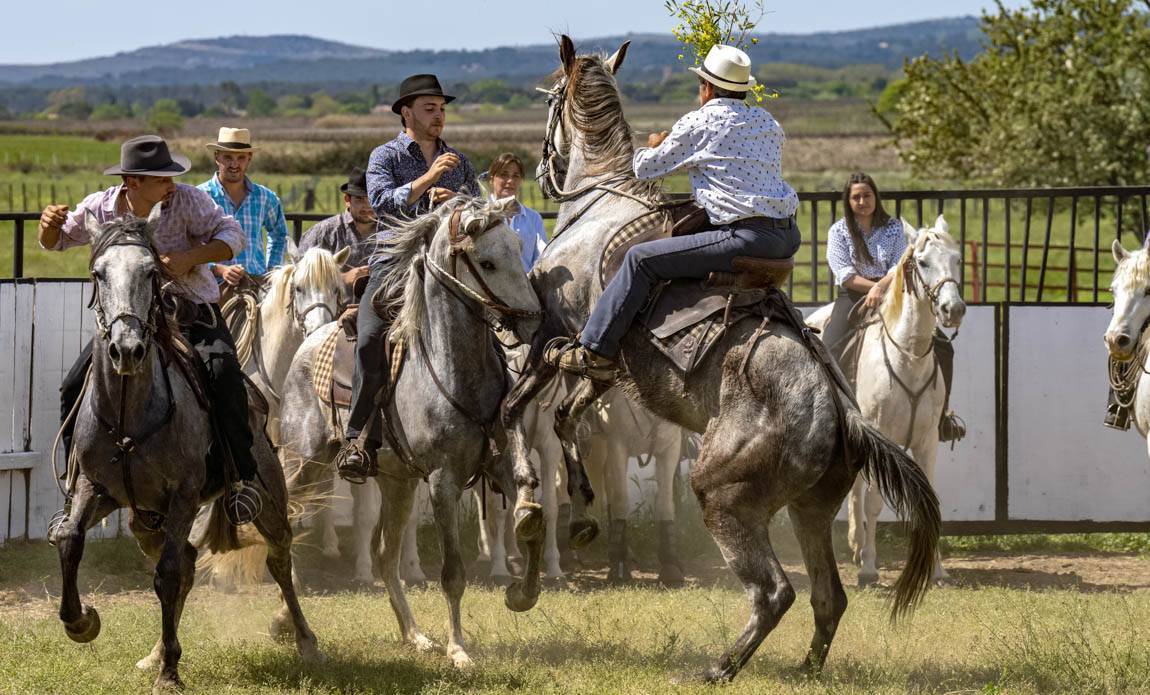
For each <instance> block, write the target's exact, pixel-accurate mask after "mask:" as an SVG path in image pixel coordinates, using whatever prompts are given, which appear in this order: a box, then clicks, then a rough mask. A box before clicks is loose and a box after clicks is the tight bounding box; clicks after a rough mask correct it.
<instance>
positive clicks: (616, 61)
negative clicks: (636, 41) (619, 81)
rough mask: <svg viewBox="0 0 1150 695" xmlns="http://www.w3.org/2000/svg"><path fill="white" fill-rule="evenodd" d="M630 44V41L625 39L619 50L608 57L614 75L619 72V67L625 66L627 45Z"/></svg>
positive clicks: (608, 63) (608, 65) (608, 64)
mask: <svg viewBox="0 0 1150 695" xmlns="http://www.w3.org/2000/svg"><path fill="white" fill-rule="evenodd" d="M630 45H631V42H630V41H624V42H623V45H622V46H620V47H619V50H617V51H615V53H614V54H613V55H612V56H611V57H610V58H608V59H607V67H608V68H610V70H611V74H612V75H617V74H619V68H621V67H623V59H624V58H626V57H627V47H628V46H630Z"/></svg>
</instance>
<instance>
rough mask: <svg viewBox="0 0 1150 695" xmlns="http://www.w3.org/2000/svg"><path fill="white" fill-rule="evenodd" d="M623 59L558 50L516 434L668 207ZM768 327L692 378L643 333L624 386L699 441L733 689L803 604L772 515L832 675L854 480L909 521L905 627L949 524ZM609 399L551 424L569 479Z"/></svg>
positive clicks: (902, 583)
mask: <svg viewBox="0 0 1150 695" xmlns="http://www.w3.org/2000/svg"><path fill="white" fill-rule="evenodd" d="M626 47H627V46H626V44H624V45H623V47H622V48H620V50H619V51H618V52H616V53H615V54H614V55H613V56H611V57H610V58H607V59H604V58H601V57H597V56H576V54H575V47H574V44H573V43H572V42H571V39H569V38H567V37H566V36H563V37H562V38H561V41H560V48H559V58H560V61H561V69H560V70H559V71H558V73H557V80H556V82H555V85H554V87H553V88H552V89H551V90H550V98H549V102H550V113H549V116H548V128H547V139H546V142H545V143H544V156H543V161H542V162H541V165H540V171H539V175H540V178H541V179H542V184H543V189H544V191H545V192H546V193H548V194H549V195H551V196H552V197H554V198H557V199H559V200H561V201H563V204H562V206H561V207H560V209H559V217H558V220H557V221H556V230H557V231H558V232H559V234H558V236H556V237H554V238H552V240H551V243H550V244H549V245H548V246H547V249H546V250H545V251H544V253H543V257H542V259H541V260H540V261H539V264H538V265H537V266H536V267H535V269H534V270H533V272H532V276H531V277H532V282H533V284H534V285H535V289H536V292H537V293H538V294H539V296H540V298H541V299H542V301H543V304H544V309H545V319H544V324H543V326H542V328H541V329H540V331H539V333H538V334H537V335H536V337H535V340H534V341H533V346H532V351H531V356H530V358H529V360H528V366H527V370H526V372H525V373H524V375H523V376H522V377H521V378H520V380H519V381H518V382H517V383H516V386H515V389H514V390H513V392H512V394H511V396H510V397H509V400H508V404H507V406H506V407H507V417H508V419H509V421H510V422H515V421H517V419H518V417H519V413H520V410H521V408H522V407H523V405H524V404H525V403H527V402H528V401H529V400H530V399H531V398H532V397H533V395H534V394H535V393H536V392H537V391H538V390H539V389H541V388H543V387H544V386H545V385H546V384H547V383H548V382H549V381H550V380H551V378H552V377H553V375H554V373H555V368H554V367H552V366H549V365H546V364H544V363H543V360H542V353H543V346H544V345H545V344H546V343H547V342H548V341H549V340H551V339H553V338H555V337H557V336H573V335H575V334H576V333H577V332H578V331H579V330H580V329H581V328H582V327H583V323H584V322H585V321H586V319H587V316H588V314H589V313H590V311H591V308H592V306H593V304H594V302H595V300H596V299H597V298H598V297H599V295H600V294H601V293H602V290H603V287H602V284H601V283H600V280H599V264H600V258H601V257H602V255H603V251H604V248H605V247H606V245H607V244H608V242H609V240H610V239H611V238H612V236H613V233H614V232H615V230H618V229H620V228H622V227H623V226H624V225H625V224H626V223H628V222H630V221H631V220H633V219H635V218H637V217H639V216H641V215H644V214H647V213H650V212H651V211H652V208H653V207H654V206H655V205H656V204H657V203H658V202H659V201H660V200H661V193H660V191H659V189H658V187H657V185H653V184H649V183H641V182H638V181H636V180H635V178H634V175H633V173H632V170H631V160H632V156H633V145H632V134H631V129H630V127H629V126H628V125H627V122H626V120H625V119H624V118H623V110H622V105H621V103H620V99H619V92H618V87H617V85H616V83H615V78H614V73H615V72H617V71H618V70H619V67H620V65H621V64H622V62H623V59H624V56H625V55H626ZM758 329H759V324H758V322H752V321H744V322H741V323H738V324H736V325H733V326H731V327H730V328H729V329H728V330H727V332H726V333H725V334H724V336H723V337H722V338H721V339H720V342H719V344H718V345H717V346H716V347H715V348H714V350H713V352H712V354H711V356H710V357H709V358H708V359H707V360H706V361H705V362H704V364H702V365H700V366H699V367H698V368H697V369H696V371H695V372H693V373H692V374H691V376H690V377H689V378H687V379H686V380H684V378H683V377H682V376H681V375H680V374H679V373H678V372H677V371H675V370H674V369H673V368H672V367H671V366H670V365H669V364H668V363H667V362H666V361H665V359H664V358H663V357H662V356H661V353H659V352H658V350H657V349H656V348H655V347H654V346H651V345H649V344H648V342H647V340H646V338H645V337H644V336H643V335H641V332H640V331H638V330H633V331H631V332H630V333H629V334H628V335H627V336H626V337H625V338H624V340H623V344H622V353H621V358H622V362H623V364H624V365H625V369H624V370H623V372H624V374H623V376H621V377H620V384H621V386H622V387H623V388H624V389H626V390H627V392H628V393H629V394H630V395H631V396H632V397H633V398H635V399H636V400H637V401H638V402H640V403H642V404H643V405H644V406H646V407H647V408H648V409H649V410H651V411H652V412H654V413H655V414H656V415H659V416H661V417H663V418H664V419H666V420H670V421H671V422H674V423H677V424H679V425H680V426H682V427H685V428H688V429H690V430H693V431H696V432H702V433H703V445H702V449H701V451H700V453H699V458H698V460H697V462H696V464H695V466H694V467H693V468H692V470H691V487H692V489H693V490H694V492H695V496H696V497H697V498H698V500H699V504H700V505H701V506H702V512H703V520H704V522H705V523H706V525H707V528H708V529H709V530H710V532H711V535H712V536H713V537H714V538H715V541H716V542H717V543H718V545H719V548H720V549H721V550H722V553H723V556H724V558H726V561H727V564H728V566H729V567H730V568H731V570H732V571H733V572H734V573H735V575H736V576H738V578H739V579H740V581H742V582H743V584H744V586H746V588H747V592H748V597H749V598H750V601H751V617H750V620H749V621H748V623H747V625H746V627H745V628H744V629H743V632H742V634H741V635H740V636H739V638H738V639H737V640H736V642H735V643H734V645H732V646H731V647H730V649H728V650H727V652H726V653H724V654H723V656H722V657H721V658H720V659H719V660H718V661H717V662H716V663H715V664H714V666H712V667H711V668H709V669H707V671H705V672H704V673H703V674H701V677H702V678H704V679H705V680H708V681H718V680H729V679H731V678H734V676H735V675H736V674H737V673H738V672H739V670H740V669H741V668H742V667H743V666H744V665H745V664H746V663H747V661H748V660H749V659H750V658H751V655H752V654H753V653H754V651H755V649H756V648H757V647H758V646H759V644H760V643H761V642H762V640H763V639H764V638H765V637H766V636H767V634H768V633H769V632H770V631H771V630H772V629H773V628H774V627H775V625H777V624H778V622H779V620H780V619H781V618H782V616H783V614H784V613H785V612H786V611H787V609H788V608H790V606H791V604H792V603H793V601H794V598H795V592H794V589H793V588H792V587H791V585H790V582H789V581H788V580H787V577H786V574H785V573H784V572H783V568H782V566H781V565H780V564H779V561H778V559H777V558H776V557H775V554H774V552H773V550H772V548H771V540H770V537H769V535H768V529H769V524H770V520H771V517H772V516H773V515H774V514H775V512H777V511H779V510H780V509H782V508H783V507H784V506H786V507H787V509H788V511H789V513H790V516H791V519H792V521H793V522H794V526H795V530H796V532H797V535H798V538H799V542H800V543H801V545H802V553H803V560H804V562H805V564H806V568H807V572H808V574H809V575H810V581H811V605H812V608H813V609H814V615H815V634H814V637H813V639H812V640H811V644H810V649H809V651H808V652H807V656H806V660H805V666H806V667H808V668H818V667H820V666H821V665H822V663H823V661H824V659H825V658H826V656H827V652H828V650H829V648H830V644H831V640H832V639H833V637H834V634H835V630H836V629H837V627H838V622H839V619H840V618H841V616H842V614H843V612H844V611H845V610H846V602H847V601H846V593H845V592H844V591H843V588H842V583H841V582H840V580H839V576H838V567H837V566H836V564H835V557H834V551H833V548H832V546H831V524H832V522H833V520H834V517H835V513H836V512H837V511H838V509H839V507H840V506H841V505H842V501H843V498H844V497H845V496H846V494H847V492H848V491H849V490H850V488H851V484H852V483H853V481H854V478H855V475H856V474H857V473H858V472H859V470H862V471H863V472H864V474H865V475H866V476H867V477H868V479H870V480H872V481H875V482H876V483H877V484H878V486H879V489H880V490H882V492H883V495H884V497H886V499H887V500H888V501H889V502H890V503H891V506H892V507H893V508H894V509H896V510H897V511H898V512H899V513H900V514H902V515H904V516H909V520H910V526H911V531H910V543H909V557H908V559H907V565H906V569H905V570H904V571H903V573H902V576H900V577H899V580H898V583H897V584H896V586H895V591H894V606H893V610H894V613H895V615H899V614H902V613H903V612H905V611H907V610H909V609H911V608H912V607H913V606H914V605H915V604H916V603H917V602H918V601H919V600H920V599H921V598H922V596H923V594H924V592H925V591H926V590H927V588H928V586H929V583H930V572H931V566H932V564H933V560H934V555H935V548H936V545H937V542H938V534H939V529H940V526H941V522H940V519H939V509H938V500H937V498H936V497H935V496H934V493H933V491H932V490H931V488H930V484H929V482H927V480H926V478H925V476H923V474H922V471H921V470H920V469H919V468H918V466H917V465H915V463H914V461H912V460H911V459H910V458H909V457H908V456H907V455H906V454H904V453H903V452H902V451H901V450H900V449H899V448H898V447H897V446H895V445H894V444H893V443H892V442H890V441H889V440H887V439H886V438H884V437H883V436H882V435H881V434H880V433H879V432H878V431H877V430H876V429H875V428H874V427H873V426H872V425H870V424H868V423H866V422H865V421H864V420H863V418H862V416H861V415H860V414H859V412H858V410H857V409H855V408H853V407H851V406H850V404H849V403H848V401H847V399H845V398H842V399H840V400H841V401H842V408H843V410H842V420H841V422H840V418H839V415H838V412H837V408H836V394H835V389H836V386H834V385H833V382H832V381H831V379H830V377H829V375H828V374H827V373H826V371H825V370H824V368H823V367H822V366H821V365H820V364H819V363H818V361H817V360H816V359H815V357H814V356H813V355H812V353H811V351H810V350H809V349H808V347H807V346H806V345H805V344H804V342H803V340H802V337H801V336H800V335H799V334H798V333H797V332H796V331H795V330H794V329H793V328H791V327H790V326H789V325H788V324H787V323H786V322H783V321H776V322H772V323H771V324H770V325H769V326H768V327H767V328H766V330H765V333H763V334H762V335H761V336H759V335H757V334H756V331H757V330H758ZM604 390H606V386H604V385H602V384H596V383H594V382H590V381H588V382H585V383H584V385H583V387H581V388H579V389H577V390H576V391H575V393H573V394H572V395H571V396H569V397H568V399H567V401H566V402H564V403H563V404H561V405H560V407H559V411H558V413H557V415H556V430H557V432H558V434H559V437H560V439H561V440H562V441H563V448H564V455H565V457H566V458H567V459H568V464H569V465H568V469H569V471H575V474H579V475H581V474H582V472H581V470H580V469H581V466H580V465H579V460H578V455H579V452H578V449H577V447H576V446H575V424H576V419H575V418H576V417H577V416H578V415H579V413H580V412H581V410H582V409H583V408H585V407H586V406H587V404H588V403H590V402H592V401H593V400H594V399H595V398H597V397H598V395H599V394H601V393H602V392H603V391H604ZM517 443H518V442H517ZM578 497H579V495H575V498H576V499H574V500H573V509H572V513H573V516H574V515H575V513H576V511H577V509H576V507H575V505H574V503H575V502H577V501H578ZM584 501H586V500H584ZM572 523H575V520H574V519H573V522H572ZM575 530H576V531H578V530H580V529H578V528H577V529H575Z"/></svg>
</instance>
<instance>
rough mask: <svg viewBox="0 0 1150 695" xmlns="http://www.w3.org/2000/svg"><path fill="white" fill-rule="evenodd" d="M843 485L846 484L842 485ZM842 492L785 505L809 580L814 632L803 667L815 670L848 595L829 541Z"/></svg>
mask: <svg viewBox="0 0 1150 695" xmlns="http://www.w3.org/2000/svg"><path fill="white" fill-rule="evenodd" d="M844 487H845V485H844ZM839 497H841V495H838V496H834V495H828V496H826V497H825V498H818V497H815V496H814V494H813V493H812V494H808V495H806V496H804V498H802V499H800V500H797V501H792V502H791V503H790V504H789V505H787V511H788V512H789V513H790V516H791V521H792V523H793V524H794V526H795V532H796V534H797V535H798V538H799V546H800V547H801V548H802V553H803V563H804V564H805V565H806V568H807V575H808V576H810V579H811V609H812V610H813V611H814V614H815V635H814V637H812V638H811V647H810V649H809V650H808V651H807V656H806V659H804V661H803V669H804V670H806V671H807V672H815V671H818V670H820V669H821V668H822V666H823V664H824V663H825V662H826V658H827V653H828V652H829V651H830V648H831V640H833V639H834V637H835V631H836V630H837V629H838V626H839V619H840V618H842V615H843V613H844V612H845V611H846V609H847V594H846V592H845V591H843V583H842V581H841V580H840V579H839V568H838V565H837V564H836V563H835V551H834V547H833V545H832V544H831V524H832V523H833V522H834V517H835V512H836V511H837V510H838V507H839V505H838V504H836V502H835V500H837V499H838V498H839Z"/></svg>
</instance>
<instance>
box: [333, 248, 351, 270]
mask: <svg viewBox="0 0 1150 695" xmlns="http://www.w3.org/2000/svg"><path fill="white" fill-rule="evenodd" d="M349 255H351V247H350V246H344V247H343V248H342V249H340V250H339V251H338V252H337V253H336V254H335V255H334V256H332V258H334V259H335V264H336V265H338V266H339V267H341V268H342V267H343V264H344V263H347V257H348V256H349Z"/></svg>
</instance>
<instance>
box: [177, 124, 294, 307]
mask: <svg viewBox="0 0 1150 695" xmlns="http://www.w3.org/2000/svg"><path fill="white" fill-rule="evenodd" d="M206 146H207V148H208V149H209V150H211V151H212V156H213V158H214V159H215V162H216V173H215V174H214V175H213V176H212V178H211V179H210V180H208V181H205V182H203V183H201V184H200V185H199V188H200V190H203V191H206V192H207V193H208V195H210V196H211V197H212V200H214V201H216V205H219V206H220V207H221V208H223V210H224V212H226V213H228V214H229V215H231V216H232V217H235V218H236V221H237V222H239V223H240V227H242V228H243V230H244V234H246V235H247V246H246V248H245V249H244V250H243V252H242V253H240V254H239V255H238V256H236V258H235V259H234V260H233V262H231V263H227V264H224V263H219V264H216V265H213V266H212V274H214V275H215V276H216V277H217V278H219V279H220V281H221V282H222V283H223V284H224V288H223V289H224V291H225V294H227V295H230V293H231V292H230V291H231V290H232V289H234V288H236V287H239V286H241V285H244V284H248V281H249V279H254V280H256V281H257V282H258V279H259V278H262V277H263V276H264V275H265V274H266V273H267V272H268V271H269V270H271V269H272V268H275V267H276V266H278V265H283V262H284V250H285V249H286V248H287V236H288V230H287V220H286V219H284V211H283V206H282V205H281V204H280V199H279V197H278V196H277V195H276V194H275V193H274V192H273V191H272V190H271V189H270V188H267V187H266V186H261V185H259V184H257V183H253V182H252V180H251V179H249V178H248V175H247V173H248V167H249V166H251V163H252V155H253V154H254V153H255V151H256V150H257V149H259V148H258V147H256V146H254V145H252V134H251V132H250V131H249V130H248V129H247V128H228V127H223V128H220V132H219V135H218V136H217V137H216V141H215V142H209V143H207V145H206ZM265 236H266V239H265ZM225 299H226V297H225Z"/></svg>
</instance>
